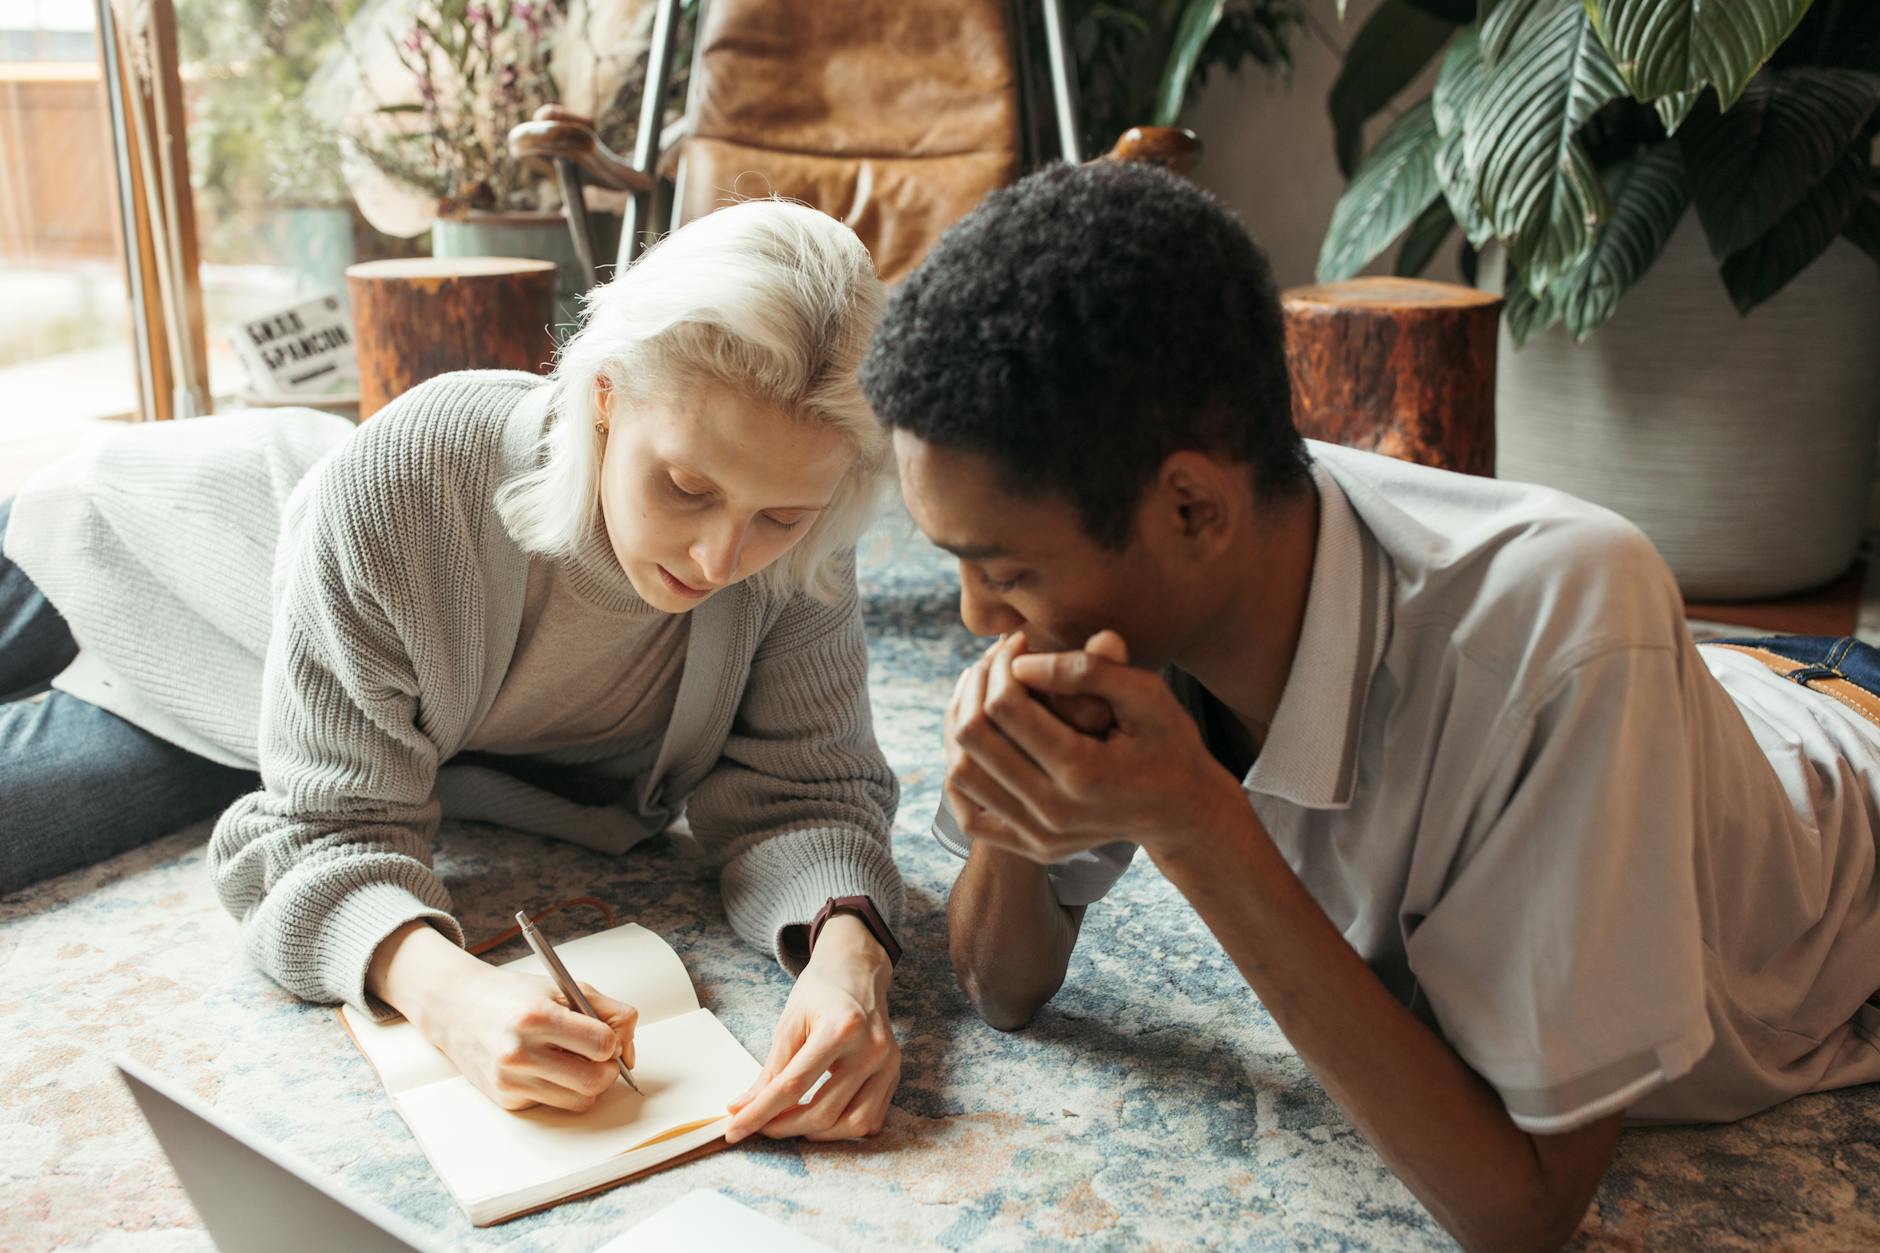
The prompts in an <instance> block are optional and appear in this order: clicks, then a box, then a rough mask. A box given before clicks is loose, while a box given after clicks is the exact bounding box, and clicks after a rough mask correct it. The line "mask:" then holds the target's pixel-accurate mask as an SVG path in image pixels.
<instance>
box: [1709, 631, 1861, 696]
mask: <svg viewBox="0 0 1880 1253" xmlns="http://www.w3.org/2000/svg"><path fill="white" fill-rule="evenodd" d="M1704 642H1705V643H1706V644H1740V645H1742V646H1744V647H1745V648H1760V649H1763V650H1764V651H1765V652H1771V653H1774V654H1775V655H1776V656H1778V657H1787V658H1788V659H1789V660H1790V661H1799V662H1801V663H1802V666H1803V668H1802V669H1800V670H1791V671H1790V672H1789V673H1788V674H1786V675H1784V676H1783V677H1784V678H1786V679H1789V680H1790V681H1792V682H1795V683H1800V684H1802V685H1803V686H1806V685H1807V684H1808V683H1809V682H1810V681H1811V680H1814V679H1846V680H1847V681H1848V682H1850V683H1852V684H1853V685H1854V686H1855V687H1858V688H1862V689H1864V690H1865V691H1867V692H1868V693H1870V694H1872V695H1874V696H1876V697H1880V648H1875V647H1874V646H1873V645H1871V644H1864V643H1862V642H1861V641H1859V640H1857V639H1855V638H1854V637H1853V636H1851V635H1841V636H1834V635H1765V636H1760V637H1750V638H1745V639H1727V640H1705V641H1704Z"/></svg>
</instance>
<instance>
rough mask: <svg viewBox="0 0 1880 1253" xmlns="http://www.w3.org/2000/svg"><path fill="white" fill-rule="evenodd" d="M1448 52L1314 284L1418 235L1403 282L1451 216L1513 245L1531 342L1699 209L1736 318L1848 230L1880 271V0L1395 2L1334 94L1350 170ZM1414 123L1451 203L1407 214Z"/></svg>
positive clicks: (1350, 58) (1514, 325)
mask: <svg viewBox="0 0 1880 1253" xmlns="http://www.w3.org/2000/svg"><path fill="white" fill-rule="evenodd" d="M1412 8H1414V9H1415V10H1416V16H1415V17H1414V18H1413V17H1410V16H1408V15H1407V10H1409V9H1412ZM1431 19H1437V20H1440V21H1441V22H1442V23H1444V24H1445V25H1446V26H1447V30H1446V32H1431V31H1430V30H1428V29H1426V27H1425V25H1424V23H1427V22H1428V21H1429V20H1431ZM1439 33H1440V34H1441V37H1440V38H1439V37H1438V35H1439ZM1393 35H1394V37H1393ZM1413 48H1415V49H1427V51H1425V52H1423V54H1422V59H1421V60H1419V59H1418V58H1417V57H1415V56H1412V55H1410V52H1411V51H1412V49H1413ZM1439 53H1440V55H1441V58H1442V60H1441V64H1440V69H1439V72H1438V75H1437V81H1436V89H1435V92H1434V93H1433V96H1432V97H1431V98H1429V99H1426V100H1423V101H1419V102H1416V103H1414V104H1412V105H1410V106H1409V107H1408V108H1407V109H1405V110H1404V111H1403V112H1402V114H1401V116H1400V117H1399V119H1398V121H1397V122H1396V123H1395V124H1394V125H1392V126H1391V127H1389V128H1388V129H1387V130H1386V131H1385V133H1384V134H1383V136H1382V137H1381V138H1380V139H1379V140H1378V142H1377V144H1376V146H1375V147H1374V148H1373V149H1372V151H1371V152H1370V153H1369V155H1367V156H1366V157H1365V158H1364V159H1363V160H1362V161H1361V162H1359V163H1358V164H1357V165H1356V167H1355V171H1354V172H1353V174H1352V177H1351V183H1350V186H1349V187H1347V189H1346V191H1345V194H1344V197H1343V198H1342V199H1341V200H1340V202H1339V206H1338V210H1337V211H1336V212H1335V213H1334V214H1333V218H1332V224H1331V227H1330V229H1329V230H1328V231H1327V234H1326V240H1325V245H1324V248H1323V250H1322V251H1321V254H1320V277H1321V278H1322V279H1332V278H1337V277H1342V276H1345V275H1347V274H1352V273H1356V272H1358V271H1359V270H1362V269H1363V268H1364V267H1365V266H1367V265H1369V264H1370V263H1371V262H1372V261H1373V260H1375V259H1376V258H1377V257H1378V256H1379V255H1381V254H1382V253H1383V252H1384V250H1385V249H1386V248H1388V247H1389V246H1390V245H1391V243H1392V241H1393V240H1394V239H1396V238H1397V237H1398V236H1399V235H1400V234H1403V232H1404V231H1405V229H1406V228H1409V234H1408V235H1407V236H1406V237H1405V239H1404V243H1403V246H1402V247H1401V248H1400V249H1399V251H1398V255H1397V261H1396V268H1397V270H1398V272H1399V273H1416V272H1418V271H1419V270H1420V269H1421V267H1422V266H1423V265H1425V264H1427V262H1428V260H1429V259H1430V257H1431V256H1433V255H1434V253H1435V252H1436V251H1437V250H1438V249H1439V248H1440V246H1441V241H1442V240H1443V239H1444V238H1446V236H1447V234H1448V231H1447V224H1446V223H1444V222H1443V221H1441V217H1442V214H1443V213H1447V215H1448V216H1449V218H1450V219H1452V220H1453V221H1454V222H1457V223H1459V224H1460V225H1461V226H1462V228H1463V233H1464V235H1465V237H1466V238H1467V240H1468V243H1469V244H1470V246H1472V247H1482V246H1484V245H1486V244H1487V243H1488V242H1489V241H1491V240H1493V241H1495V242H1497V243H1498V244H1499V245H1500V246H1501V247H1502V248H1503V250H1504V251H1505V252H1506V254H1507V258H1508V271H1507V275H1506V281H1505V284H1504V286H1505V290H1506V291H1507V297H1508V304H1507V309H1506V314H1505V316H1506V317H1507V319H1508V324H1509V327H1510V330H1511V331H1512V333H1513V334H1514V337H1515V339H1516V340H1517V342H1519V341H1522V340H1525V339H1526V338H1527V337H1528V336H1529V335H1532V334H1538V333H1539V332H1540V331H1541V330H1543V329H1545V328H1546V327H1548V326H1550V325H1552V324H1554V323H1555V322H1560V323H1562V324H1563V325H1564V326H1565V328H1566V329H1567V331H1568V332H1569V333H1571V334H1572V335H1574V336H1575V337H1576V338H1584V337H1585V336H1587V335H1589V334H1591V333H1592V332H1593V331H1594V330H1596V329H1597V328H1598V327H1599V326H1600V325H1601V324H1602V323H1603V322H1604V321H1605V320H1606V319H1607V318H1608V317H1610V316H1611V315H1612V312H1613V310H1614V309H1616V308H1617V307H1618V305H1619V302H1620V300H1621V298H1622V297H1623V296H1624V293H1625V292H1626V291H1627V290H1628V289H1629V288H1630V287H1631V286H1632V285H1633V284H1635V283H1636V282H1637V281H1638V280H1639V278H1640V277H1641V276H1643V275H1644V273H1645V272H1646V271H1647V270H1649V269H1650V267H1651V266H1652V264H1653V263H1654V262H1655V261H1656V260H1657V258H1658V256H1659V254H1660V253H1661V252H1662V251H1663V249H1664V246H1665V241H1666V240H1667V239H1668V238H1669V237H1670V235H1671V232H1672V230H1673V229H1674V228H1675V227H1676V226H1677V224H1678V222H1679V221H1680V220H1681V219H1682V218H1683V215H1684V211H1685V209H1686V208H1687V207H1690V206H1692V205H1694V206H1695V207H1696V209H1697V214H1698V218H1699V220H1700V221H1701V223H1702V224H1703V228H1704V232H1705V235H1706V237H1707V238H1708V240H1709V242H1710V246H1711V251H1712V253H1713V254H1714V255H1715V256H1716V258H1717V260H1718V263H1719V272H1720V277H1721V279H1722V281H1723V284H1724V286H1725V288H1726V289H1727V290H1728V292H1729V294H1730V297H1731V299H1732V300H1733V301H1734V302H1735V304H1736V307H1737V308H1738V309H1739V310H1740V311H1742V312H1745V313H1747V312H1748V311H1749V310H1750V309H1752V308H1754V307H1755V306H1756V305H1757V304H1759V303H1760V302H1762V301H1764V300H1766V299H1768V298H1769V297H1770V296H1772V295H1774V294H1775V293H1776V292H1777V291H1779V290H1781V289H1782V287H1783V286H1784V285H1786V284H1787V283H1788V282H1789V280H1791V279H1792V278H1794V276H1795V275H1796V274H1798V273H1800V272H1801V271H1802V270H1803V269H1805V268H1806V267H1807V266H1808V265H1809V264H1810V263H1812V262H1813V261H1814V260H1815V259H1816V258H1817V257H1819V256H1820V255H1821V253H1822V251H1823V250H1825V249H1826V248H1827V247H1828V245H1829V244H1830V243H1831V242H1832V241H1833V240H1834V238H1835V237H1836V236H1837V235H1845V236H1846V237H1847V238H1848V239H1850V240H1852V241H1853V242H1854V243H1856V244H1858V245H1860V246H1861V247H1862V248H1864V249H1865V250H1866V251H1867V252H1868V254H1869V255H1870V256H1872V257H1874V259H1875V260H1876V262H1880V169H1876V167H1875V165H1874V141H1875V136H1876V133H1877V132H1880V4H1874V3H1869V2H1868V0H1821V2H1820V3H1813V0H1730V2H1729V3H1717V2H1716V0H1497V2H1495V3H1487V2H1484V3H1482V4H1481V5H1480V7H1479V9H1478V8H1477V7H1476V5H1475V3H1474V0H1468V2H1467V3H1464V0H1385V4H1384V5H1383V6H1382V7H1380V8H1379V9H1378V10H1377V12H1376V13H1375V14H1374V15H1373V16H1372V17H1371V19H1370V20H1369V21H1368V22H1367V23H1366V25H1365V27H1364V29H1362V30H1360V31H1359V32H1358V34H1357V35H1356V36H1355V37H1354V39H1353V41H1352V45H1351V48H1350V50H1349V52H1348V53H1347V58H1346V64H1345V67H1344V72H1343V73H1342V74H1341V75H1340V77H1339V81H1338V85H1337V86H1335V87H1334V89H1333V93H1332V99H1331V101H1330V107H1331V110H1332V113H1333V117H1334V120H1335V129H1336V131H1337V136H1338V138H1337V141H1336V142H1337V144H1338V153H1339V158H1340V161H1341V163H1343V162H1345V161H1347V160H1348V158H1349V157H1350V155H1351V152H1352V151H1353V150H1354V148H1355V145H1356V140H1355V138H1354V136H1355V135H1357V134H1359V133H1360V131H1361V128H1362V127H1363V126H1364V125H1365V123H1366V122H1367V121H1369V120H1370V119H1371V118H1374V117H1375V116H1377V115H1378V114H1380V113H1382V112H1384V111H1385V110H1386V109H1388V108H1391V107H1393V103H1392V102H1393V101H1394V99H1395V97H1396V96H1398V95H1399V94H1400V93H1401V92H1402V90H1403V89H1404V87H1405V86H1406V85H1407V84H1408V83H1409V82H1411V81H1412V80H1414V79H1415V78H1416V77H1417V76H1418V75H1419V74H1420V73H1421V71H1422V70H1423V69H1424V67H1425V66H1426V65H1427V64H1428V62H1429V60H1430V59H1431V58H1433V57H1435V56H1437V55H1438V54H1439ZM1422 113H1427V115H1428V117H1429V119H1430V125H1429V126H1428V127H1427V128H1424V127H1422V124H1421V123H1420V122H1419V123H1417V124H1415V125H1414V126H1413V128H1412V129H1415V130H1416V131H1417V132H1418V134H1419V135H1420V136H1423V138H1421V139H1419V144H1421V143H1423V142H1428V143H1429V166H1428V168H1429V173H1430V177H1431V178H1432V180H1433V182H1434V184H1435V186H1436V188H1437V189H1438V191H1439V192H1440V195H1439V196H1438V197H1436V198H1435V199H1434V201H1433V203H1430V204H1429V207H1428V208H1424V207H1421V206H1419V207H1418V208H1416V209H1411V210H1408V211H1406V210H1405V208H1404V203H1403V202H1404V201H1407V200H1412V199H1415V198H1416V197H1417V196H1418V195H1420V194H1421V184H1420V183H1419V182H1417V181H1416V180H1417V178H1418V177H1419V176H1420V171H1421V169H1422V167H1421V166H1420V165H1418V164H1416V162H1415V161H1412V160H1411V159H1410V157H1409V155H1408V151H1407V143H1408V141H1407V137H1406V134H1405V132H1404V126H1405V122H1406V121H1407V120H1408V119H1411V118H1413V117H1418V116H1420V115H1421V114H1422ZM1426 129H1427V132H1428V134H1425V130H1426ZM1431 135H1433V138H1430V137H1429V136H1431ZM1419 151H1421V149H1420V148H1419ZM1387 186H1388V187H1389V188H1391V189H1392V190H1391V193H1390V194H1388V195H1387V194H1384V192H1383V190H1382V189H1383V188H1385V187H1387Z"/></svg>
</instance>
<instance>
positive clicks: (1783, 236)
mask: <svg viewBox="0 0 1880 1253" xmlns="http://www.w3.org/2000/svg"><path fill="white" fill-rule="evenodd" d="M1867 181H1868V180H1867V159H1866V157H1865V156H1863V155H1862V154H1860V153H1854V152H1850V153H1848V154H1847V155H1846V156H1844V157H1842V158H1841V160H1840V162H1839V163H1838V164H1837V165H1836V166H1835V167H1834V169H1832V170H1830V171H1829V172H1828V176H1827V177H1826V178H1824V179H1822V180H1821V181H1820V182H1819V183H1817V184H1815V186H1814V189H1813V190H1812V191H1810V192H1809V193H1808V194H1807V195H1806V196H1804V197H1802V200H1801V202H1800V203H1799V204H1797V205H1796V206H1795V207H1794V208H1793V209H1790V210H1789V211H1788V212H1787V213H1785V214H1783V215H1782V217H1781V219H1780V220H1778V221H1777V222H1776V224H1775V225H1774V226H1772V227H1770V228H1769V231H1768V233H1767V234H1765V235H1763V237H1762V238H1761V239H1758V240H1757V241H1756V242H1755V243H1753V244H1751V245H1749V247H1747V248H1744V249H1742V250H1741V251H1739V252H1735V253H1732V254H1731V255H1730V256H1729V257H1728V258H1727V259H1726V260H1725V261H1724V263H1723V285H1724V286H1725V287H1727V288H1729V289H1730V299H1731V300H1732V301H1734V302H1735V303H1736V308H1737V312H1739V313H1748V312H1749V311H1750V310H1751V309H1754V308H1755V307H1756V306H1757V305H1759V304H1761V303H1762V302H1763V301H1765V300H1767V299H1769V297H1771V296H1773V295H1775V294H1776V293H1777V292H1778V291H1780V290H1782V288H1783V286H1784V285H1785V284H1787V283H1788V281H1789V280H1790V279H1792V278H1794V277H1795V276H1796V275H1797V274H1800V273H1801V272H1802V271H1803V270H1805V269H1807V268H1808V266H1809V263H1810V262H1812V261H1814V259H1815V258H1816V257H1819V256H1820V255H1821V254H1822V253H1823V252H1824V251H1825V250H1826V249H1827V247H1828V245H1829V244H1831V243H1833V242H1834V237H1835V236H1836V235H1839V234H1840V233H1841V230H1842V228H1843V227H1845V226H1846V225H1847V223H1848V219H1849V218H1851V217H1852V216H1853V214H1854V208H1855V206H1856V205H1857V204H1858V203H1859V201H1860V198H1861V194H1862V193H1863V192H1864V191H1865V190H1866V188H1867Z"/></svg>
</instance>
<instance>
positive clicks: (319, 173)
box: [176, 0, 364, 220]
mask: <svg viewBox="0 0 1880 1253" xmlns="http://www.w3.org/2000/svg"><path fill="white" fill-rule="evenodd" d="M363 4H364V0H335V3H333V4H332V5H331V6H330V7H328V6H321V5H297V4H290V3H287V2H286V0H177V6H176V9H177V39H178V54H179V59H180V60H181V62H182V64H183V65H184V66H186V67H188V72H187V74H186V75H185V77H186V79H187V81H188V84H189V87H188V93H189V167H190V181H191V183H192V185H193V186H194V188H195V190H196V193H197V195H198V196H199V197H201V198H202V200H203V201H204V202H205V204H206V207H207V208H208V210H209V212H210V213H211V215H212V216H214V217H215V218H217V219H218V220H227V219H232V218H234V217H236V216H238V215H239V214H240V213H241V212H242V211H243V210H244V209H248V208H251V207H253V206H257V205H262V204H272V205H295V206H319V205H344V204H349V203H350V202H351V196H350V195H349V194H348V193H347V191H346V185H345V183H344V181H342V180H341V178H340V174H339V142H338V135H337V134H336V132H335V131H334V129H333V127H332V125H331V124H330V121H329V120H328V119H324V118H321V117H319V116H318V115H317V114H316V113H315V111H314V110H313V109H312V108H310V107H309V105H308V104H307V101H306V99H305V96H304V94H303V93H304V92H305V91H306V88H307V84H308V82H309V81H311V80H312V78H313V77H314V75H315V73H317V72H318V70H319V68H320V66H321V64H322V63H323V62H324V61H325V59H326V57H327V56H328V55H329V54H330V53H331V52H332V51H333V49H334V48H335V47H336V45H337V43H338V39H339V32H340V28H341V27H342V26H343V25H344V23H345V22H347V21H349V20H351V18H352V17H353V15H354V14H355V13H356V12H357V11H358V10H359V9H360V8H361V7H362V6H363Z"/></svg>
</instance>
